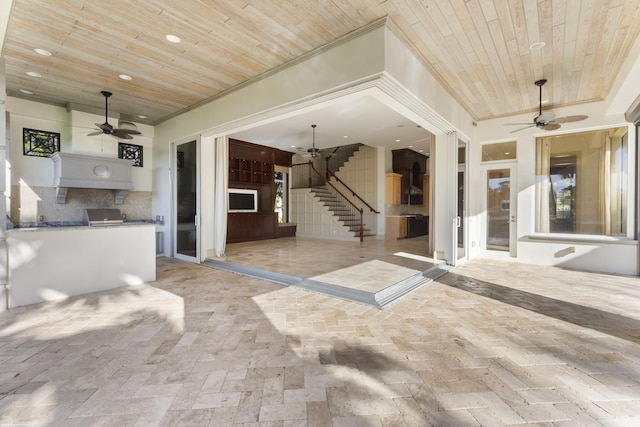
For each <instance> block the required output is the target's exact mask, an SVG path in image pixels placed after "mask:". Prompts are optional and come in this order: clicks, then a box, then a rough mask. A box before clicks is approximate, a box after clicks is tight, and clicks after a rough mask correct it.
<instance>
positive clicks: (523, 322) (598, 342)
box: [0, 242, 640, 427]
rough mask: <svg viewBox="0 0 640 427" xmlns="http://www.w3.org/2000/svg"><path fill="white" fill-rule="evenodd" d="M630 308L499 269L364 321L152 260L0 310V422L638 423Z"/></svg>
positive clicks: (634, 326) (448, 282) (621, 287)
mask: <svg viewBox="0 0 640 427" xmlns="http://www.w3.org/2000/svg"><path fill="white" fill-rule="evenodd" d="M288 244H289V245H293V244H294V243H293V242H289V243H288ZM300 245H302V242H298V243H296V244H295V248H297V250H301V249H302V247H301V246H300ZM393 250H396V251H397V250H398V248H397V247H396V248H393ZM363 251H364V252H357V253H356V256H355V258H353V259H352V261H357V262H359V263H362V262H366V261H367V258H366V257H367V256H369V255H371V256H372V257H375V253H376V252H377V251H381V249H380V248H375V250H368V252H367V250H363ZM365 253H367V255H364V254H365ZM372 254H373V255H372ZM264 255H265V260H266V252H265V254H264ZM271 255H272V259H271V260H270V261H271V262H272V263H275V264H274V265H277V264H278V262H277V261H278V259H273V258H274V256H273V253H272V254H271ZM361 256H363V257H365V258H360V257H361ZM275 258H277V257H275ZM344 258H346V257H343V258H340V257H338V256H336V255H335V254H332V256H330V257H327V260H326V262H325V263H324V264H323V265H322V268H323V269H324V270H325V273H327V271H329V270H331V269H336V270H337V269H340V268H347V267H349V266H348V265H346V264H347V263H345V262H344ZM379 259H380V261H382V262H385V263H386V262H389V258H388V257H386V258H385V257H380V258H379ZM334 260H338V261H336V262H335V264H332V262H333V261H334ZM363 260H364V261H363ZM289 262H293V261H291V260H287V261H286V263H285V264H286V265H289V264H287V263H289ZM298 264H304V262H302V263H298ZM298 264H296V267H295V268H301V269H303V267H304V265H303V267H300V266H299V265H298ZM351 265H353V264H351ZM287 268H288V267H287ZM292 268H293V267H292ZM403 268H407V269H411V268H415V265H404V266H403ZM313 269H315V272H314V271H309V272H308V273H309V274H320V271H319V270H320V266H314V268H313ZM313 269H312V270H313ZM283 272H286V271H283ZM639 305H640V278H637V277H620V276H615V277H614V276H607V275H599V274H590V273H582V272H576V271H568V270H561V269H556V268H547V267H539V266H530V265H522V264H518V263H513V262H503V261H500V260H485V259H477V260H473V261H471V262H468V263H466V264H464V265H462V266H460V267H458V268H456V269H454V270H453V271H451V272H450V273H448V274H447V275H445V276H443V277H441V278H440V279H438V280H437V281H436V282H433V283H430V284H428V285H426V286H423V287H421V288H419V289H417V290H416V291H414V292H413V293H411V294H410V295H407V296H406V297H404V298H402V299H400V300H398V301H396V302H394V303H393V304H392V305H391V306H389V307H387V308H385V309H383V310H378V309H372V308H369V307H365V306H362V305H358V304H356V303H350V302H346V301H342V300H336V299H334V298H331V297H327V296H326V295H318V294H313V293H310V292H308V291H304V290H301V289H295V288H286V287H281V286H277V285H274V284H272V283H268V282H264V281H260V280H257V279H251V278H247V277H243V276H239V275H234V274H230V273H225V272H221V271H216V270H213V269H210V268H207V267H203V266H199V265H193V264H189V263H184V262H180V261H176V260H171V259H164V258H161V259H159V260H158V274H157V281H156V282H154V283H148V284H145V285H141V286H136V287H126V288H121V289H116V290H112V291H108V292H101V293H96V294H88V295H84V296H80V297H74V298H71V299H69V300H66V301H63V302H57V303H46V304H39V305H34V306H30V307H24V308H20V309H16V310H12V311H11V312H8V313H1V314H0V424H1V425H5V424H7V425H24V426H45V425H47V426H49V425H55V426H83V427H84V426H94V425H117V426H136V425H137V426H141V425H145V426H153V425H158V426H220V425H251V426H297V425H301V426H302V425H307V426H329V425H332V426H349V427H352V426H367V427H368V426H383V425H385V426H386V425H408V426H427V425H438V426H439V425H461V426H473V425H482V426H499V425H523V424H532V425H540V424H545V425H554V426H557V427H558V426H573V425H580V426H592V425H593V426H598V425H612V426H613V425H636V424H637V423H638V408H640V374H639V373H640V332H639V331H640V311H639V310H638V308H637V307H638V306H639Z"/></svg>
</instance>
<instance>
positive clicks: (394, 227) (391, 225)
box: [384, 216, 407, 240]
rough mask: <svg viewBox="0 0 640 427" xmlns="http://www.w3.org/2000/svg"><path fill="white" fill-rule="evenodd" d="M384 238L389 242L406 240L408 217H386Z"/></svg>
mask: <svg viewBox="0 0 640 427" xmlns="http://www.w3.org/2000/svg"><path fill="white" fill-rule="evenodd" d="M384 236H385V239H387V240H396V239H404V238H405V237H407V217H404V216H388V217H386V218H385V232H384Z"/></svg>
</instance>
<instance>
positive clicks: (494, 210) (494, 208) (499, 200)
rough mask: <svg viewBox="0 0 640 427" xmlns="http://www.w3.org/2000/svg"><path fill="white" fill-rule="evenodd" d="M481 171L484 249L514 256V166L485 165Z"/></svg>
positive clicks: (515, 233)
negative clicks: (483, 193) (483, 195)
mask: <svg viewBox="0 0 640 427" xmlns="http://www.w3.org/2000/svg"><path fill="white" fill-rule="evenodd" d="M484 169H485V173H484V178H485V179H484V181H485V197H484V212H485V213H486V249H487V251H495V252H499V253H504V254H505V255H508V256H512V257H515V256H516V237H517V229H516V227H517V218H516V212H517V209H516V201H517V192H516V191H515V188H516V185H515V184H516V183H515V165H514V164H506V163H501V164H496V165H486V166H485V168H484Z"/></svg>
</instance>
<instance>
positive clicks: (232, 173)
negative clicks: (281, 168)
mask: <svg viewBox="0 0 640 427" xmlns="http://www.w3.org/2000/svg"><path fill="white" fill-rule="evenodd" d="M273 170H274V168H273V164H272V163H267V162H260V161H257V160H245V159H239V158H234V157H230V158H229V182H230V183H243V184H269V183H271V182H273Z"/></svg>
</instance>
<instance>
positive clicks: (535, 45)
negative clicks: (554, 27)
mask: <svg viewBox="0 0 640 427" xmlns="http://www.w3.org/2000/svg"><path fill="white" fill-rule="evenodd" d="M545 45H546V43H545V42H535V43H532V44H531V46H529V50H540V49H542V48H543V47H545Z"/></svg>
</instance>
